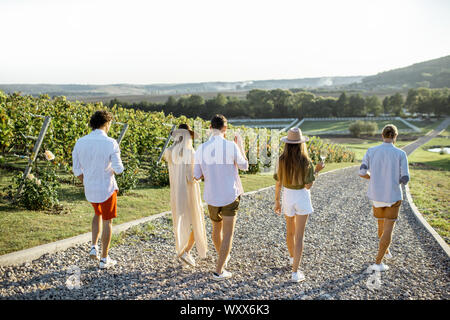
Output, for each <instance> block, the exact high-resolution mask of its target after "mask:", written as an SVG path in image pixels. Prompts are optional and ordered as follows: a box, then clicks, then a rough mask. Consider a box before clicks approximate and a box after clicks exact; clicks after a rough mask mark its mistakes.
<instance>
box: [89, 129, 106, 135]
mask: <svg viewBox="0 0 450 320" xmlns="http://www.w3.org/2000/svg"><path fill="white" fill-rule="evenodd" d="M92 133H94V134H101V135H102V136H105V137H107V136H108V135H107V134H106V132H105V131H103V130H102V129H95V130H94V131H92Z"/></svg>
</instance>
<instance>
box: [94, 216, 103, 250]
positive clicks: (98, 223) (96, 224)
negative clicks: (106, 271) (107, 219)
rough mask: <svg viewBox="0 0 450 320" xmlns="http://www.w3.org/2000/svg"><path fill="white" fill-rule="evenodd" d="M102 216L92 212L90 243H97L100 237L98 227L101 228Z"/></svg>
mask: <svg viewBox="0 0 450 320" xmlns="http://www.w3.org/2000/svg"><path fill="white" fill-rule="evenodd" d="M101 222H102V218H101V217H100V216H98V215H96V214H94V218H93V219H92V245H93V246H96V245H97V243H98V238H99V237H100V229H101Z"/></svg>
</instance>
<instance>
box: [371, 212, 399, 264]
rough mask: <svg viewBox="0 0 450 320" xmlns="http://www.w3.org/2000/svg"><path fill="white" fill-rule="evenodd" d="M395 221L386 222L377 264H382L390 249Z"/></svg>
mask: <svg viewBox="0 0 450 320" xmlns="http://www.w3.org/2000/svg"><path fill="white" fill-rule="evenodd" d="M394 226H395V220H392V219H386V220H385V221H384V229H383V235H382V236H381V238H380V245H379V248H378V254H377V258H376V261H375V263H376V264H380V263H381V261H382V260H383V257H384V255H385V253H386V250H387V249H388V248H389V245H390V244H391V240H392V232H393V231H394Z"/></svg>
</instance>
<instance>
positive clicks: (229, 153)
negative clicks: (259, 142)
mask: <svg viewBox="0 0 450 320" xmlns="http://www.w3.org/2000/svg"><path fill="white" fill-rule="evenodd" d="M210 128H211V129H212V130H213V133H212V136H211V138H210V139H209V140H208V141H207V142H205V143H203V144H202V145H201V146H200V147H199V148H198V149H197V151H196V152H195V166H194V178H195V179H197V180H199V179H201V178H202V177H203V178H204V180H205V188H204V199H205V201H206V203H207V204H208V212H209V217H210V219H211V222H212V227H213V230H212V233H211V236H212V240H213V243H214V247H215V248H216V251H217V253H218V259H217V265H216V272H214V273H213V279H214V280H222V279H226V278H229V277H231V276H232V274H231V272H228V271H226V270H225V268H226V267H227V263H228V260H229V259H230V255H229V254H230V250H231V242H232V239H233V234H234V225H235V223H236V215H237V212H238V208H239V203H240V200H241V194H243V193H244V189H243V188H242V183H241V179H240V178H239V172H238V168H239V169H241V170H248V160H247V158H246V157H245V151H244V147H243V145H242V140H240V139H239V137H238V136H235V139H234V142H231V141H227V140H226V139H225V138H224V136H225V132H226V130H227V119H226V118H225V117H224V116H223V115H219V114H218V115H215V116H214V117H213V118H212V120H211V127H210Z"/></svg>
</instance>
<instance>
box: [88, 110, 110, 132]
mask: <svg viewBox="0 0 450 320" xmlns="http://www.w3.org/2000/svg"><path fill="white" fill-rule="evenodd" d="M112 119H113V115H112V114H111V113H110V112H108V111H106V110H99V111H95V113H94V114H93V115H92V117H91V120H90V121H89V125H90V126H91V128H92V129H93V130H95V129H98V128H101V127H103V125H104V124H105V123H107V122H110V121H112Z"/></svg>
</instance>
